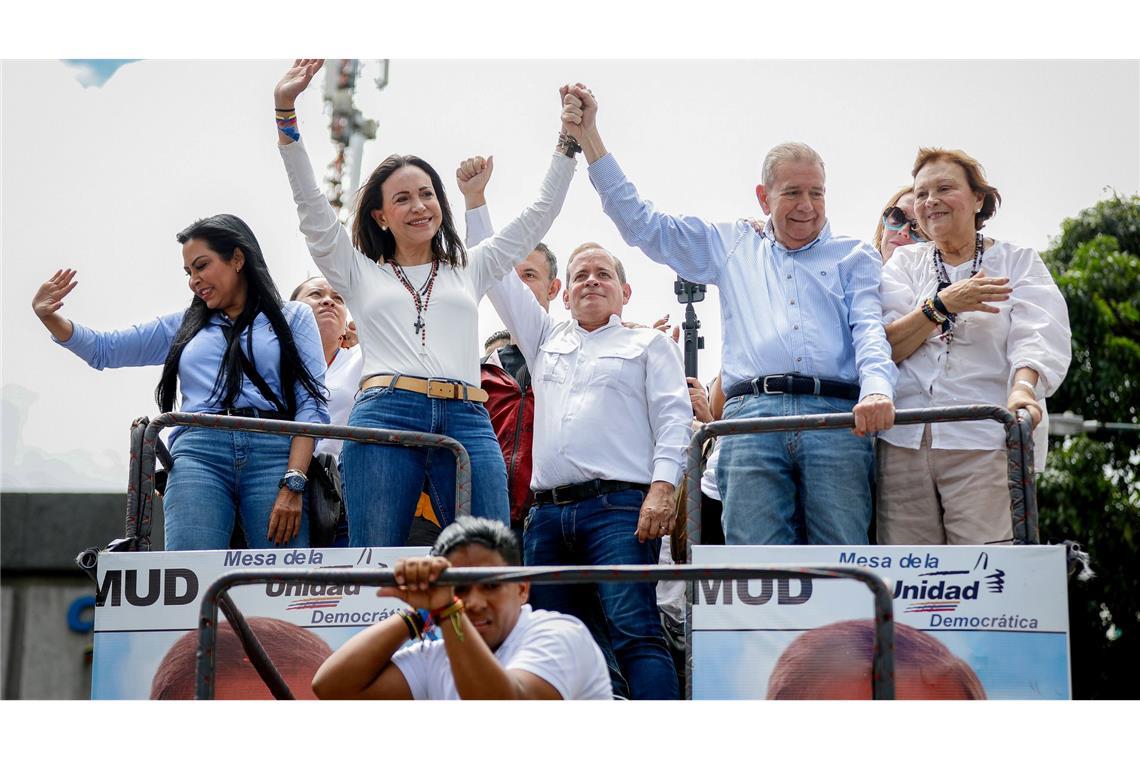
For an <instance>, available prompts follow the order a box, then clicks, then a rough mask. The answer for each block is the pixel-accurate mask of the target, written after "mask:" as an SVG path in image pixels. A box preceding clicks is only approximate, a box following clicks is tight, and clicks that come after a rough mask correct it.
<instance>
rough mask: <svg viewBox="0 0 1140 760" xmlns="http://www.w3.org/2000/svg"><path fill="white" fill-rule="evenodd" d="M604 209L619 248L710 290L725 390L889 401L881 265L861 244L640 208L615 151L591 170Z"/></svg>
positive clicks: (827, 229) (893, 371)
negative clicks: (736, 387)
mask: <svg viewBox="0 0 1140 760" xmlns="http://www.w3.org/2000/svg"><path fill="white" fill-rule="evenodd" d="M589 172H590V181H591V182H593V184H594V187H595V188H596V189H597V191H598V194H599V195H600V196H601V199H602V208H603V209H604V210H605V212H606V214H607V215H608V216H609V217H610V219H612V220H613V222H614V224H615V225H617V228H618V231H619V232H620V233H621V236H622V238H623V239H624V240H625V242H626V243H628V244H629V245H632V246H636V247H638V248H640V249H641V250H642V251H644V252H645V253H646V254H647V255H648V256H649V258H651V259H653V260H654V261H656V262H658V263H661V264H665V265H667V266H669V267H670V268H672V269H673V271H675V272H677V273H678V274H679V275H681V276H682V277H684V278H685V279H687V280H690V281H692V282H699V283H707V284H710V285H716V286H717V289H718V291H719V293H720V310H721V320H722V329H723V334H724V342H723V349H722V357H721V362H722V364H721V366H722V372H723V383H724V387H725V388H728V387H730V386H732V385H733V384H734V383H738V382H741V381H743V380H751V379H752V378H754V377H758V376H762V375H774V374H784V373H789V372H798V373H799V374H801V375H809V376H813V377H819V378H824V379H829V380H842V381H844V382H848V383H857V384H858V385H859V386H860V392H859V397H860V398H863V397H865V396H868V395H870V394H872V393H881V394H883V395H885V396H887V397H888V398H893V397H894V385H895V380H896V378H897V377H898V369H897V368H896V367H895V364H894V362H893V361H891V347H890V344H889V343H888V342H887V336H886V333H885V332H884V330H883V324H882V317H883V314H882V308H881V305H880V302H879V272H880V269H881V268H882V263H881V259H880V257H879V255H878V253H876V252H875V250H874V249H873V248H871V247H870V246H869V245H867V244H866V243H864V242H862V241H860V240H856V239H855V238H850V237H837V236H833V235H832V234H831V225H830V223H828V224H825V225H824V227H823V230H822V231H821V232H820V234H819V237H817V238H816V239H815V240H813V241H812V242H811V243H809V244H808V245H806V246H804V247H803V248H797V249H795V250H789V249H787V248H784V247H783V246H782V245H780V244H779V243H778V242H777V241H776V239H775V236H774V234H773V231H772V225H771V223H770V222H769V224H768V227H767V228H766V229H765V230H764V232H763V233H758V232H757V231H756V230H755V229H754V228H753V227H752V225H751V223H749V222H748V221H747V220H744V219H740V220H737V221H735V222H728V223H723V224H709V223H708V222H705V221H703V220H701V219H698V218H696V217H692V216H669V215H667V214H662V213H659V212H657V211H655V210H654V208H653V204H651V203H649V202H647V201H643V200H642V199H641V197H640V196H639V195H638V194H637V189H636V188H635V187H634V186H633V183H631V182H630V181H629V180H628V179H627V178H626V176H625V174H624V173H623V172H622V170H621V167H620V166H618V162H617V159H615V158H614V157H613V154H606V155H605V156H603V157H601V158H600V159H598V160H597V161H595V162H594V163H593V164H591V165H590V169H589Z"/></svg>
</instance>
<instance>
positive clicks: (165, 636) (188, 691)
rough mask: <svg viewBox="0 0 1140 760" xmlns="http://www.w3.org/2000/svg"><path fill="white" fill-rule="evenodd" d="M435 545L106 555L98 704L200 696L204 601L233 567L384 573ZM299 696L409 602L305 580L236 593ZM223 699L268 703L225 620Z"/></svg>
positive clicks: (96, 662)
mask: <svg viewBox="0 0 1140 760" xmlns="http://www.w3.org/2000/svg"><path fill="white" fill-rule="evenodd" d="M427 551H428V549H427V547H397V548H383V549H375V548H373V549H271V550H262V551H255V550H230V551H201V552H136V553H123V554H114V553H104V554H101V555H100V556H99V572H98V584H99V585H98V589H99V590H98V594H97V596H96V607H95V634H94V636H95V642H94V644H95V648H94V655H93V662H92V672H91V698H92V699H192V698H193V694H194V668H195V664H196V663H195V656H196V652H197V647H198V614H199V612H200V609H201V601H202V599H201V595H202V594H203V593H204V592H205V590H206V589H207V588H209V586H210V584H211V583H213V582H214V581H215V580H217V578H219V577H220V576H221V575H223V574H224V573H227V572H231V571H233V570H272V569H277V568H279V569H291V570H292V569H305V568H314V569H315V568H326V569H333V568H340V569H345V568H361V569H365V568H384V567H390V566H392V565H394V564H395V562H396V560H397V559H399V558H401V557H409V556H414V555H422V554H426V553H427ZM229 594H230V597H231V598H232V599H233V600H234V604H235V605H236V606H237V608H238V609H239V610H240V611H241V613H242V615H243V616H244V617H245V618H246V620H247V622H249V624H250V627H251V628H252V629H253V631H254V634H255V635H256V636H257V637H258V639H259V641H261V644H262V646H263V647H265V649H266V651H267V653H268V654H269V657H270V659H271V660H272V661H273V663H274V664H275V665H276V666H277V668H278V670H279V671H280V672H281V674H282V675H283V676H284V677H285V680H286V681H287V682H288V684H289V686H290V689H291V690H292V692H293V694H294V696H295V697H297V698H306V697H307V698H310V699H311V698H312V696H313V695H312V689H311V688H310V685H309V684H310V683H311V681H312V676H313V673H315V672H316V669H317V668H318V667H319V666H320V664H321V663H322V662H323V661H324V659H325V658H326V657H328V655H329V654H331V653H332V652H333V650H335V649H337V648H338V647H340V646H341V645H342V644H343V643H344V642H345V641H347V640H348V639H349V638H350V637H351V636H352V635H353V634H355V633H357V632H358V631H361V630H363V629H364V628H366V627H368V626H369V625H372V624H373V623H377V622H380V621H381V620H384V619H385V618H387V617H388V616H389V615H392V614H394V613H395V611H396V610H397V609H399V608H401V607H402V606H403V604H402V602H399V601H397V600H392V599H388V598H381V597H377V596H376V588H375V587H367V586H356V585H336V584H313V583H301V582H296V581H293V582H288V583H269V584H263V585H250V586H238V587H236V588H232V589H230V591H229ZM218 617H219V629H218V654H217V668H218V680H217V690H216V695H217V698H218V699H225V698H233V699H269V698H270V695H269V691H268V689H267V688H266V687H265V685H264V684H263V683H262V682H261V679H260V677H258V675H257V673H256V672H255V671H254V670H253V668H252V666H251V665H250V664H249V662H248V660H246V658H245V653H244V652H243V651H242V649H241V645H240V643H239V642H238V640H237V637H236V636H235V635H234V634H233V633H232V631H230V629H229V626H228V624H226V623H225V622H224V617H223V616H222V615H221V614H219V616H218Z"/></svg>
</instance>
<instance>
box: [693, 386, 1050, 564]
mask: <svg viewBox="0 0 1140 760" xmlns="http://www.w3.org/2000/svg"><path fill="white" fill-rule="evenodd" d="M986 419H991V420H996V421H997V422H1000V423H1001V424H1002V425H1003V426H1004V427H1005V442H1006V450H1007V451H1008V454H1009V483H1010V514H1011V519H1012V521H1013V542H1014V543H1015V544H1036V543H1038V542H1039V540H1040V539H1039V536H1038V530H1037V492H1036V490H1035V488H1034V485H1033V422H1032V418H1031V417H1030V416H1029V413H1028V412H1026V411H1025V410H1019V412H1018V414H1017V416H1016V417H1015V416H1014V415H1013V413H1012V412H1010V411H1009V410H1008V409H1006V408H1004V407H1000V406H997V405H993V404H977V405H972V406H945V407H934V408H931V409H902V410H899V411H897V412H895V425H916V424H921V423H926V422H961V421H965V420H986ZM854 426H855V415H854V414H852V413H847V414H806V415H799V416H794V417H746V418H741V419H730V420H718V421H716V422H709V423H707V424H704V425H701V426H700V427H699V428H697V429H696V431H695V432H694V433H693V437H692V439H691V441H690V443H689V458H688V462H687V464H686V466H685V488H686V510H687V514H686V522H685V525H686V534H687V536H688V546H687V547H686V550H685V556H686V557H687V558H688V559H689V561H692V558H693V554H692V545H693V544H696V543H700V540H701V476H702V475H703V474H704V473H703V467H702V463H701V448H702V447H703V446H704V443H705V441H706V440H708V439H709V438H715V437H717V436H722V435H743V434H747V433H777V432H783V431H788V430H828V429H836V428H852V427H854Z"/></svg>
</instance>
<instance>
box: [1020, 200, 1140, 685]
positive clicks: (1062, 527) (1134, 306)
mask: <svg viewBox="0 0 1140 760" xmlns="http://www.w3.org/2000/svg"><path fill="white" fill-rule="evenodd" d="M1043 256H1044V259H1045V261H1046V263H1047V264H1048V265H1049V268H1050V269H1051V270H1052V272H1053V276H1054V278H1056V281H1057V285H1058V286H1059V287H1060V289H1061V292H1062V293H1063V294H1064V296H1065V300H1066V302H1067V303H1068V306H1069V321H1070V323H1071V325H1072V330H1073V363H1072V366H1071V367H1070V368H1069V374H1068V376H1067V377H1066V379H1065V382H1064V383H1063V384H1062V385H1061V388H1060V389H1059V390H1058V392H1057V393H1056V394H1055V395H1054V396H1053V397H1052V398H1050V399H1049V407H1050V409H1051V410H1053V412H1054V413H1058V412H1062V411H1072V412H1075V413H1077V414H1079V415H1081V416H1083V417H1084V418H1086V419H1096V420H1100V421H1102V422H1131V423H1136V422H1138V421H1140V420H1138V411H1140V409H1138V407H1140V393H1138V392H1137V391H1138V389H1140V196H1136V195H1134V196H1131V197H1122V196H1118V195H1117V196H1114V197H1112V198H1110V199H1108V200H1104V201H1101V202H1100V203H1097V204H1096V205H1095V206H1093V207H1092V208H1088V209H1085V210H1084V211H1082V212H1081V213H1080V214H1078V215H1077V217H1076V218H1074V219H1066V220H1065V221H1064V222H1063V223H1062V225H1061V236H1060V238H1058V239H1057V240H1056V241H1055V242H1054V245H1053V247H1052V248H1051V249H1050V250H1048V251H1046V252H1045V253H1044V254H1043ZM1138 467H1140V434H1137V433H1135V432H1109V431H1104V432H1097V433H1093V434H1083V435H1078V436H1069V437H1066V438H1064V439H1061V438H1053V439H1052V440H1051V441H1050V446H1049V463H1048V467H1047V468H1046V471H1045V472H1044V473H1043V474H1042V476H1041V480H1040V482H1039V489H1038V503H1039V507H1040V526H1041V538H1042V540H1043V541H1046V542H1060V541H1062V540H1064V539H1073V540H1076V541H1078V542H1080V544H1081V545H1082V547H1083V548H1084V549H1085V550H1086V551H1087V552H1088V553H1089V555H1090V557H1091V560H1092V565H1093V569H1094V570H1095V571H1096V573H1097V576H1096V577H1095V578H1093V579H1092V580H1091V581H1089V582H1087V583H1082V582H1080V581H1074V582H1072V583H1071V584H1070V586H1069V625H1070V641H1071V652H1072V665H1073V667H1072V672H1073V693H1074V696H1075V697H1078V698H1085V699H1110V698H1133V699H1134V698H1136V697H1137V695H1138V686H1137V683H1136V676H1137V674H1140V572H1138V570H1140V562H1138V552H1137V549H1138V546H1137V544H1138V543H1140V484H1138V482H1137V469H1138Z"/></svg>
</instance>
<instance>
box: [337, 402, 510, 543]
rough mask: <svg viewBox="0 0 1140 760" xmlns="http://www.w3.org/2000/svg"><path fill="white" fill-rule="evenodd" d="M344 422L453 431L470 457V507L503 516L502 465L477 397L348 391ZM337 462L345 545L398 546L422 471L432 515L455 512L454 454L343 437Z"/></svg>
mask: <svg viewBox="0 0 1140 760" xmlns="http://www.w3.org/2000/svg"><path fill="white" fill-rule="evenodd" d="M348 424H349V425H354V426H360V427H370V428H387V429H390V430H414V431H418V432H421V433H437V434H440V435H447V436H451V437H452V438H454V439H456V440H457V441H459V443H461V444H462V445H463V447H464V448H465V449H467V454H468V456H469V457H471V514H473V515H475V516H476V517H488V518H491V519H493V520H498V521H499V522H502V523H507V524H509V523H510V519H511V513H510V506H509V504H508V501H507V466H506V464H505V463H504V462H503V451H502V449H500V448H499V440H498V439H497V438H496V437H495V430H494V428H492V427H491V418H490V416H489V415H488V414H487V410H486V409H484V408H483V405H482V404H478V403H476V402H474V401H463V400H461V399H438V398H429V397H428V396H425V395H424V394H422V393H415V392H413V391H404V390H397V389H393V388H369V389H368V390H366V391H364V392H363V393H361V394H360V396H359V397H358V398H357V399H356V404H355V405H354V406H353V407H352V412H351V413H350V414H349V415H348ZM340 463H341V466H342V468H343V470H342V472H343V474H344V496H345V501H346V502H347V503H346V507H347V509H348V536H349V544H350V545H351V546H403V545H404V544H405V543H406V542H407V540H408V532H409V531H410V530H411V527H412V518H413V517H414V516H415V513H416V502H418V501H419V498H420V494H421V493H423V491H424V488H425V484H424V481H425V478H426V481H427V491H428V493H429V494H430V495H431V503H432V507H433V508H434V509H435V510H436V515H437V516H438V517H439V519H440V522H441V523H442V524H443V525H444V526H446V525H448V524H450V523H451V522H453V521H454V520H455V456H454V455H453V454H452V453H451V452H450V451H448V450H447V449H437V448H416V449H413V448H408V447H405V446H394V445H388V444H374V443H357V442H355V441H345V442H344V447H343V448H342V449H341V454H340Z"/></svg>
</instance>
